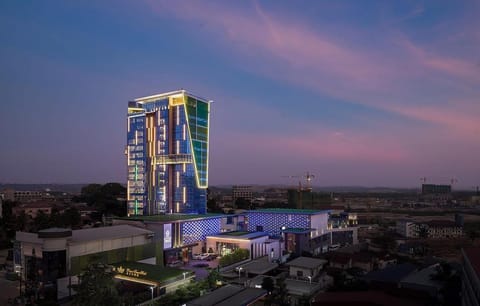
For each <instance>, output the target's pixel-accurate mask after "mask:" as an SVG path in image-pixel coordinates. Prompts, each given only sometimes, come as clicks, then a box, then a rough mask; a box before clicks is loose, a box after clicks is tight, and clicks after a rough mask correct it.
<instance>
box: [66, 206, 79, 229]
mask: <svg viewBox="0 0 480 306" xmlns="http://www.w3.org/2000/svg"><path fill="white" fill-rule="evenodd" d="M63 219H64V223H65V225H67V226H70V227H72V228H76V227H78V226H80V223H81V221H82V220H81V216H80V212H79V211H78V209H77V208H76V207H70V208H68V209H67V210H65V212H64V213H63Z"/></svg>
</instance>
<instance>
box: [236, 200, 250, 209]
mask: <svg viewBox="0 0 480 306" xmlns="http://www.w3.org/2000/svg"><path fill="white" fill-rule="evenodd" d="M235 207H236V208H238V209H250V201H247V200H245V199H244V198H238V199H236V200H235Z"/></svg>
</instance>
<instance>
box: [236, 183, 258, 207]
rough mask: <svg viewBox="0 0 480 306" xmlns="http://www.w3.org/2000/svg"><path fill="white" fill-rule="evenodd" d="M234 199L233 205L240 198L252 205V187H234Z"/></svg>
mask: <svg viewBox="0 0 480 306" xmlns="http://www.w3.org/2000/svg"><path fill="white" fill-rule="evenodd" d="M232 198H233V203H235V202H236V201H237V199H239V198H242V199H244V200H245V201H247V202H249V203H250V202H251V201H252V199H253V192H252V186H245V185H234V186H232Z"/></svg>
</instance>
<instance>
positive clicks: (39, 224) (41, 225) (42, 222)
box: [33, 210, 50, 231]
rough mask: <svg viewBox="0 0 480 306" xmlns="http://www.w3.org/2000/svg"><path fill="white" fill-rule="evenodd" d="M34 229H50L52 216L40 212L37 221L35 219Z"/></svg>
mask: <svg viewBox="0 0 480 306" xmlns="http://www.w3.org/2000/svg"><path fill="white" fill-rule="evenodd" d="M33 227H34V230H35V231H39V230H43V229H46V228H49V227H50V216H49V215H47V214H46V213H44V212H43V211H42V210H40V211H39V212H38V213H37V216H36V217H35V219H33Z"/></svg>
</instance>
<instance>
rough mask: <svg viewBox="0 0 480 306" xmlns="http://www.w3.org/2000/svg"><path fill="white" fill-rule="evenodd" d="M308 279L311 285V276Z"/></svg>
mask: <svg viewBox="0 0 480 306" xmlns="http://www.w3.org/2000/svg"><path fill="white" fill-rule="evenodd" d="M307 277H308V281H309V282H310V285H311V284H312V277H311V276H310V275H309V276H307Z"/></svg>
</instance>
